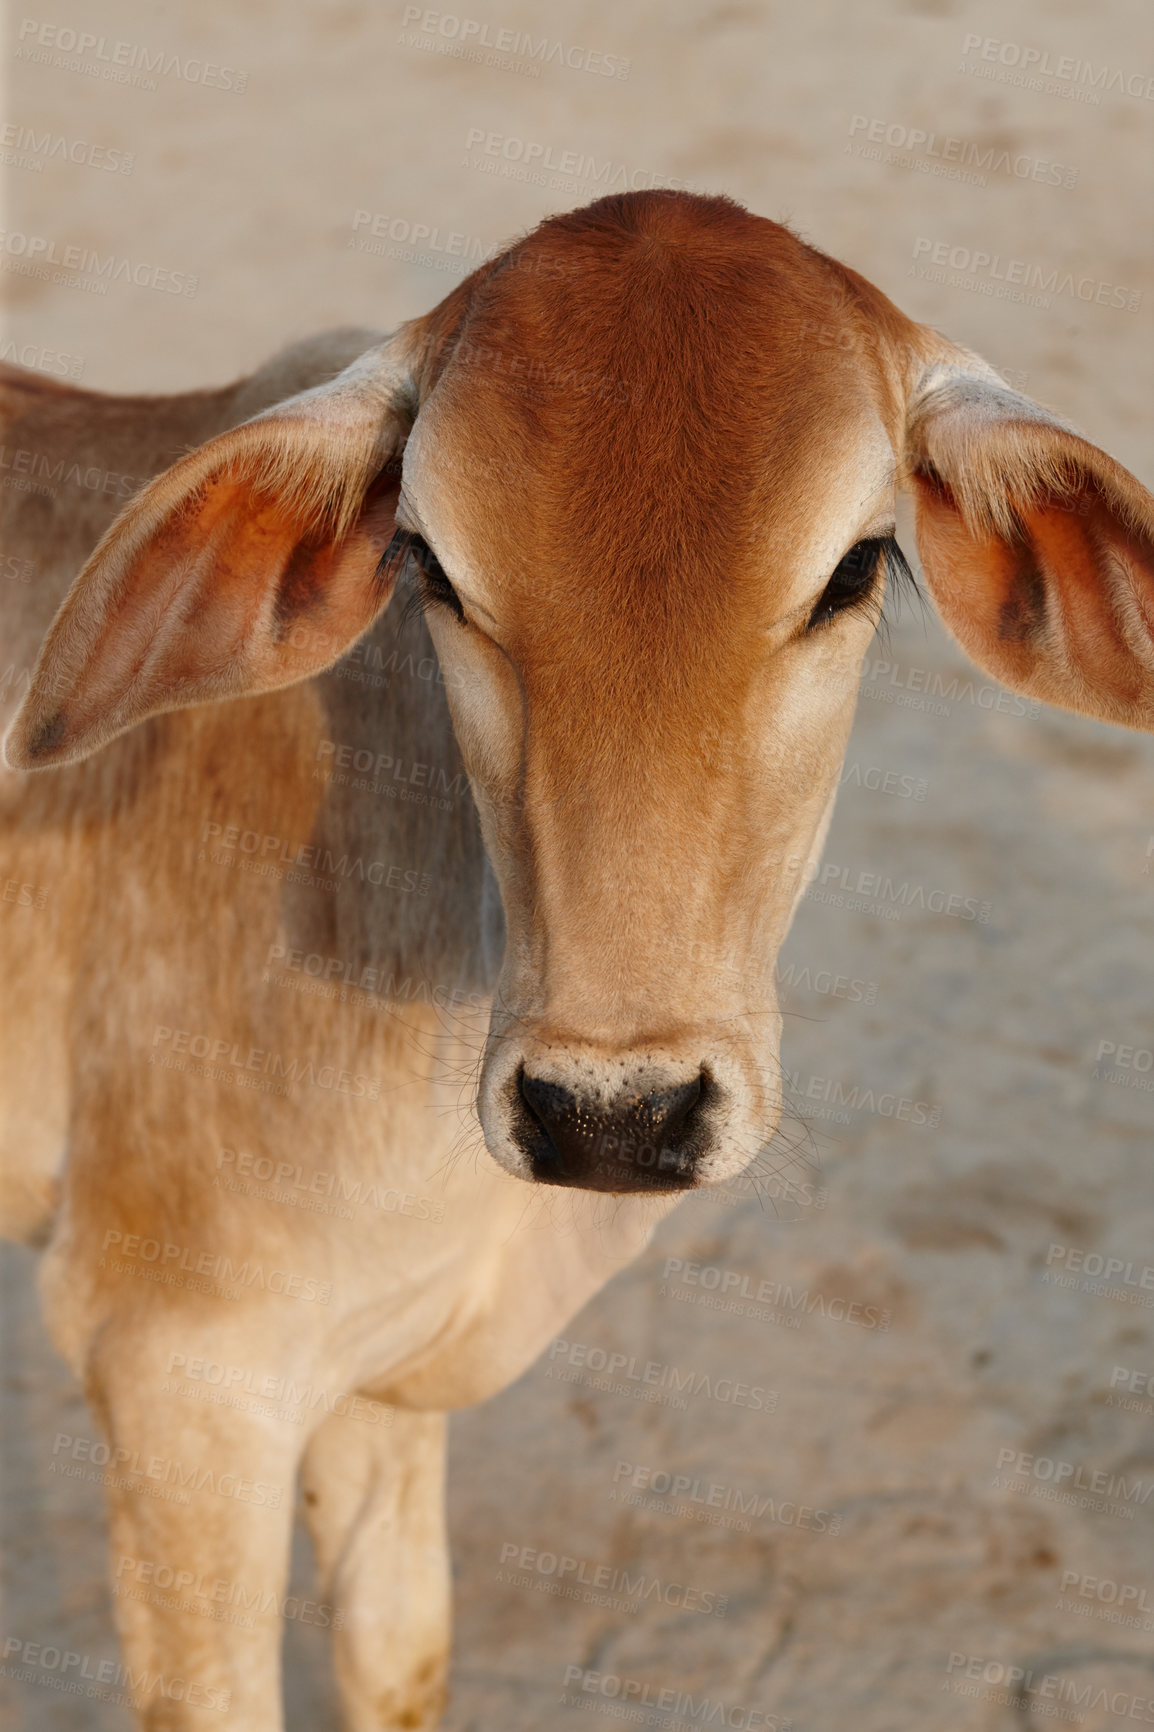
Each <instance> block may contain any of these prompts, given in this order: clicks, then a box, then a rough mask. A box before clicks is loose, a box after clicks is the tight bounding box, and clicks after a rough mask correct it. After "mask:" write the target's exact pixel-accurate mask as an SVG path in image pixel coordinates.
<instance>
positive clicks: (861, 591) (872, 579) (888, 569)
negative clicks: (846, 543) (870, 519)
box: [805, 535, 921, 631]
mask: <svg viewBox="0 0 1154 1732" xmlns="http://www.w3.org/2000/svg"><path fill="white" fill-rule="evenodd" d="M882 564H884V567H885V578H886V595H887V598H888V597H889V596H890V595H892V594H894V593H895V592H900V591H901V590H903V589H908V590H910V591H912V592H913V594H914V595H920V593H921V592H920V591H919V589H918V584H917V579H916V578H915V576H914V574H913V572H912V571H911V570H910V567H909V563H908V561H907V559H906V556H905V554H904V553H903V552H902V550H901V548H900V547H899V546H898V544H897V542H896V541H895V540H894V538H893V536H892V535H878V536H870V537H869V538H868V539H867V540H865V541H858V542H855V544H854V546H853V547H851V548H850V550H849V552H848V553H847V554H846V555H845V556H844V558H842V559H841V560H840V561H839V563H838V566H837V568H836V570H835V571H834V573H833V575H832V576H831V578H830V580H829V582H828V583H827V584H826V586H825V589H824V590H823V591H822V594H821V598H820V600H819V601H818V603H817V606H816V607H815V608H814V610H813V612H812V614H811V615H810V617H809V621H808V623H807V625H806V628H805V629H806V631H824V630H825V629H826V627H827V626H830V625H832V624H833V622H834V620H835V619H837V617H838V615H839V614H843V613H855V614H866V615H870V614H872V613H874V612H878V613H879V620H878V623H880V610H878V608H877V596H878V582H877V575H878V568H879V566H880V565H882Z"/></svg>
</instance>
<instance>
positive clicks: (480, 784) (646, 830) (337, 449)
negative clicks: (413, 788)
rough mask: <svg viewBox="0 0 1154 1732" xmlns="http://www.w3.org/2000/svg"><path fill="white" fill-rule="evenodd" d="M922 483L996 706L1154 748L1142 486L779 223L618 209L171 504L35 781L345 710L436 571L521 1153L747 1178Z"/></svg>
mask: <svg viewBox="0 0 1154 1732" xmlns="http://www.w3.org/2000/svg"><path fill="white" fill-rule="evenodd" d="M402 455H403V462H398V461H397V460H398V459H399V458H402ZM902 484H904V485H906V486H908V487H910V488H911V489H912V490H913V492H914V494H915V498H916V505H917V539H918V550H919V554H920V558H921V564H922V568H923V571H924V574H925V581H926V585H927V587H928V589H929V591H930V592H931V594H932V596H933V597H934V599H935V600H936V602H937V604H938V607H939V609H940V611H941V613H942V616H943V618H944V620H945V622H946V624H947V625H948V626H949V627H950V628H951V629H952V630H953V632H954V633H955V634H956V636H957V638H958V639H959V641H960V642H961V643H962V645H963V646H964V647H965V649H966V650H967V651H968V652H969V654H970V655H971V656H972V657H973V659H974V660H975V661H976V662H977V663H978V664H979V665H980V666H981V667H983V668H985V669H986V670H987V671H988V672H989V673H991V674H992V675H993V676H994V677H996V678H997V679H999V680H1000V681H1002V682H1003V683H1004V684H1006V685H1007V686H1009V687H1011V688H1012V689H1014V690H1016V691H1019V692H1023V693H1027V694H1030V695H1032V696H1034V697H1038V698H1042V699H1044V700H1046V701H1048V702H1051V703H1056V704H1060V705H1063V706H1065V707H1067V708H1070V709H1073V710H1077V711H1080V712H1082V713H1084V714H1087V715H1092V716H1097V717H1101V718H1104V719H1106V720H1109V721H1114V722H1120V723H1123V724H1125V725H1128V726H1132V727H1140V728H1147V729H1151V728H1154V559H1152V549H1151V530H1152V523H1154V514H1152V506H1154V500H1152V499H1151V496H1150V495H1149V494H1148V493H1147V492H1146V491H1145V490H1144V489H1143V488H1142V487H1141V486H1140V485H1139V484H1138V483H1137V482H1136V481H1135V480H1134V479H1133V478H1132V477H1131V476H1130V475H1129V474H1127V473H1126V471H1125V470H1123V469H1122V468H1120V467H1119V465H1118V464H1116V463H1115V462H1113V461H1112V460H1111V459H1110V458H1109V457H1107V456H1106V455H1104V454H1103V453H1102V452H1101V451H1098V450H1097V449H1096V448H1095V447H1093V446H1092V445H1090V444H1088V443H1087V442H1086V441H1085V440H1084V439H1082V438H1080V437H1079V436H1078V435H1077V434H1076V433H1075V432H1074V431H1073V430H1072V429H1071V428H1069V427H1067V426H1065V425H1064V424H1063V423H1062V422H1061V421H1059V420H1058V419H1056V418H1055V417H1054V416H1052V415H1050V414H1049V413H1047V412H1046V411H1045V410H1044V409H1042V408H1040V407H1038V406H1037V405H1036V404H1034V403H1031V402H1030V401H1028V400H1027V399H1025V398H1023V397H1021V396H1019V395H1017V394H1016V393H1015V392H1013V391H1011V390H1010V389H1009V388H1008V387H1007V386H1006V385H1005V384H1004V383H1003V382H1002V381H1001V380H1000V379H999V378H998V376H997V375H996V374H995V373H994V372H993V371H992V369H990V368H989V367H988V366H986V365H985V363H984V362H982V361H981V360H980V359H978V358H977V357H976V356H974V355H972V354H970V353H968V352H966V351H964V350H962V349H959V348H957V347H956V346H954V345H953V344H951V343H949V342H948V341H947V340H946V339H945V338H943V337H941V336H939V335H938V334H937V333H936V332H933V331H931V330H929V329H927V328H926V327H924V326H920V325H917V324H914V323H913V322H911V321H910V320H908V319H906V318H905V317H904V316H903V315H902V314H901V313H900V312H898V310H897V309H896V308H895V307H894V306H893V305H892V304H891V303H890V302H889V301H887V300H886V299H885V297H884V296H883V295H881V294H880V293H879V292H878V291H877V290H875V289H873V288H872V287H871V286H870V285H869V284H868V283H866V282H865V281H864V280H863V279H861V278H860V277H858V276H857V275H856V274H855V273H853V272H852V271H849V270H847V269H845V268H844V267H842V266H840V265H838V264H836V263H834V262H833V261H831V260H829V259H827V258H825V257H824V256H823V255H821V254H820V253H817V252H815V251H814V250H813V249H811V248H809V247H807V246H805V245H804V244H803V243H802V242H800V241H799V240H798V239H797V238H796V237H795V236H794V235H792V234H791V233H790V232H789V231H788V230H786V229H784V228H781V227H779V226H778V225H777V224H774V223H770V222H767V221H764V220H762V219H760V218H757V217H754V216H751V215H750V214H748V213H747V212H745V211H744V210H742V209H740V208H739V207H738V206H736V205H734V204H732V203H731V202H729V201H728V200H725V199H706V198H696V197H690V196H687V195H682V194H673V193H654V194H639V195H633V196H625V197H620V198H610V199H604V200H601V201H600V202H599V203H597V204H595V205H592V206H591V207H589V208H588V209H586V210H584V211H580V212H577V213H575V214H573V215H570V216H565V217H559V218H555V219H552V220H551V221H549V222H546V223H545V224H544V225H543V226H542V227H541V228H540V229H538V230H537V231H536V232H535V233H534V234H532V235H531V236H529V237H528V238H527V239H526V240H524V241H522V242H520V243H518V244H517V245H515V246H514V247H512V248H511V249H510V250H509V251H508V252H507V253H506V254H504V255H503V256H502V257H501V258H500V259H498V260H496V261H494V262H493V263H491V264H489V265H486V266H485V267H483V268H482V269H481V270H480V271H478V272H476V273H475V274H474V276H472V277H471V278H470V279H469V280H468V281H467V282H466V283H464V284H463V285H462V286H461V287H460V288H459V289H458V290H456V291H455V292H454V293H453V294H452V295H450V296H449V297H448V299H447V300H446V301H445V302H443V303H442V304H441V306H440V307H438V308H437V309H435V310H434V312H433V313H431V314H429V315H428V316H427V317H425V318H423V319H419V320H417V321H414V322H413V323H411V324H409V325H407V326H405V327H403V328H402V329H401V330H400V331H399V332H398V333H397V334H396V335H395V336H394V337H393V338H391V339H390V340H389V341H388V342H386V343H384V344H382V345H381V346H380V347H379V348H377V349H374V350H370V351H369V352H368V353H366V354H365V355H363V356H362V357H361V358H360V359H359V360H358V361H357V362H356V363H355V364H354V365H353V366H352V367H350V368H348V369H347V370H346V372H344V373H342V374H341V375H340V376H339V377H338V378H337V379H336V380H334V381H333V382H332V383H331V384H330V385H327V386H324V387H321V388H318V389H316V390H313V391H309V392H305V393H304V394H302V395H300V396H298V397H295V398H292V399H289V400H288V401H286V402H284V403H282V404H280V405H278V406H277V407H276V408H275V409H272V410H270V411H268V412H266V413H265V414H263V415H260V416H258V417H256V418H255V419H254V420H252V421H250V422H247V423H245V424H244V425H243V426H241V427H239V428H237V429H235V430H234V431H232V432H230V433H226V434H224V435H223V436H222V437H220V438H219V439H216V440H214V441H212V442H210V443H209V444H207V445H205V446H203V447H202V448H201V449H200V450H198V451H196V452H194V453H193V454H192V455H191V456H189V457H187V458H185V459H184V460H183V461H182V462H180V463H178V464H177V465H176V466H175V467H174V468H173V469H171V470H169V471H168V472H167V473H166V474H165V475H163V476H161V477H160V478H159V480H157V481H156V482H154V483H153V484H152V485H151V486H150V487H148V488H147V489H145V490H144V492H143V493H142V494H141V495H139V496H138V498H137V499H136V500H135V501H134V502H133V503H132V504H131V505H130V506H129V507H128V509H127V510H126V511H125V513H124V514H123V515H122V517H121V518H120V519H119V521H118V523H117V524H116V525H114V527H113V529H112V530H111V531H110V532H109V534H108V535H107V536H106V538H105V540H104V541H103V543H102V544H101V546H100V547H99V548H98V549H97V551H96V553H95V554H94V555H93V557H92V560H91V561H90V562H89V565H88V566H87V567H86V569H85V571H84V572H83V573H82V574H81V575H80V577H79V578H78V579H77V582H76V584H75V586H74V587H73V589H72V591H71V593H70V595H69V596H68V598H67V600H66V601H65V603H64V605H63V607H62V609H61V611H60V614H59V616H58V618H57V620H56V622H55V624H54V625H53V628H52V631H51V633H50V634H49V637H48V639H47V641H46V643H45V646H44V649H43V652H42V655H41V658H40V661H39V664H38V666H37V669H36V671H35V674H34V677H33V682H32V688H31V690H30V693H29V695H28V698H27V699H26V702H25V704H24V707H23V709H22V711H21V713H20V714H19V716H18V717H17V718H16V721H15V722H14V724H13V728H12V731H11V733H10V735H9V739H8V742H7V755H8V761H9V763H10V764H12V765H13V766H15V767H20V768H37V767H40V766H48V765H52V764H63V763H69V762H72V761H74V760H76V759H78V758H81V757H83V756H85V755H86V754H87V753H89V752H91V751H93V750H95V749H96V748H97V747H98V746H100V745H101V744H102V743H104V742H105V741H107V740H109V739H111V738H112V737H114V736H115V735H116V734H118V733H121V732H123V731H124V730H125V729H127V728H129V727H131V726H132V725H133V724H134V723H135V722H137V721H139V720H141V719H142V718H143V717H145V716H147V715H149V714H153V713H155V712H157V711H160V710H165V709H173V708H177V707H180V706H182V705H188V704H197V703H203V702H205V701H207V700H212V699H220V698H226V697H229V696H232V695H236V694H240V693H245V692H255V691H264V690H269V689H272V688H275V687H277V686H282V685H287V684H289V683H291V682H293V681H296V680H300V679H303V678H305V677H307V676H308V675H309V674H311V673H314V672H316V671H317V670H318V669H319V668H320V667H321V666H326V665H329V664H331V663H332V662H333V661H334V660H335V659H337V656H338V655H339V654H340V653H342V652H343V650H344V649H345V648H347V647H348V645H350V644H351V643H352V642H353V641H354V640H355V639H356V638H357V637H358V636H359V635H360V634H361V633H362V632H363V631H365V630H366V629H367V628H368V626H369V625H370V624H371V623H372V621H373V620H374V619H375V618H376V617H377V615H378V614H379V613H380V611H381V610H382V609H383V608H384V607H385V606H386V605H387V603H388V600H389V596H390V593H391V590H392V587H393V584H394V581H395V579H396V576H397V573H398V570H399V568H400V567H401V565H402V564H403V563H404V562H405V561H406V559H409V558H412V559H413V560H414V561H415V564H416V567H417V570H418V573H419V578H418V581H419V586H420V591H421V596H422V601H423V605H424V608H425V611H426V614H427V617H428V621H429V626H430V630H431V632H432V635H433V638H434V641H435V644H436V647H437V652H438V655H439V656H440V658H441V661H442V664H443V666H444V669H445V672H446V684H447V691H448V693H449V700H450V706H451V709H452V713H453V720H454V725H455V728H456V732H457V736H458V739H459V742H460V746H461V750H462V752H463V755H464V758H465V762H466V765H467V767H468V770H469V774H470V778H471V781H472V786H473V789H474V792H475V795H476V799H477V805H478V808H479V811H480V814H481V822H482V826H483V829H484V834H485V840H486V844H487V847H488V850H489V854H490V858H491V860H492V862H493V865H494V868H495V870H496V873H497V876H498V879H499V882H500V886H501V892H502V897H503V900H504V905H505V914H506V923H507V931H508V942H507V949H506V955H505V960H504V966H503V969H502V973H501V976H500V980H499V983H498V987H497V992H496V997H495V1004H494V1009H493V1014H492V1022H491V1028H490V1033H489V1038H488V1043H487V1048H486V1053H485V1059H484V1065H483V1069H482V1076H481V1085H480V1092H479V1101H478V1110H479V1114H480V1118H481V1123H482V1127H483V1129H484V1133H485V1139H486V1142H487V1144H488V1147H489V1150H490V1151H491V1153H492V1155H493V1156H494V1158H495V1159H496V1160H497V1161H498V1162H499V1163H500V1164H501V1165H502V1166H504V1167H506V1168H507V1169H508V1170H509V1171H511V1172H513V1173H516V1174H518V1175H520V1176H522V1177H524V1178H527V1179H535V1180H540V1181H544V1182H547V1183H551V1184H558V1185H569V1186H578V1187H582V1188H585V1189H592V1190H606V1191H614V1192H622V1191H642V1190H677V1189H683V1188H685V1187H688V1186H691V1185H696V1184H700V1183H707V1182H710V1181H713V1180H718V1179H723V1178H726V1177H728V1176H730V1175H732V1174H733V1173H735V1172H737V1171H738V1170H740V1169H741V1168H742V1167H743V1166H744V1165H746V1164H747V1163H748V1162H749V1161H750V1160H751V1159H752V1158H753V1157H754V1156H755V1154H756V1153H757V1152H758V1151H759V1150H760V1149H762V1148H763V1147H764V1145H765V1144H766V1142H767V1141H768V1139H769V1138H770V1137H771V1136H772V1134H773V1132H774V1130H775V1128H776V1126H777V1122H778V1119H779V1116H780V1112H781V1092H780V1084H779V1078H780V1070H779V1065H778V1042H779V1036H780V1018H779V1015H778V1010H777V1004H776V998H775V992H774V976H775V969H774V963H775V959H776V956H777V952H778V949H779V947H780V945H781V942H782V939H783V937H784V935H785V932H786V929H787V927H788V924H789V920H790V917H791V914H792V912H793V909H794V906H795V905H796V902H797V900H798V897H799V895H800V894H801V891H802V889H803V887H804V883H803V879H802V867H801V864H800V863H802V862H805V861H807V860H810V859H812V858H813V857H814V856H815V854H816V852H817V851H818V850H819V849H820V847H821V844H822V840H823V838H824V833H825V829H826V826H827V825H828V822H829V818H830V814H831V810H832V805H833V798H834V793H835V790H836V787H837V781H838V772H839V768H840V765H841V762H842V758H843V755H844V751H845V746H846V741H847V738H848V735H849V731H850V725H851V722H852V718H853V712H854V705H855V699H856V694H857V684H858V677H859V672H860V668H861V663H862V660H863V657H864V655H865V653H866V650H867V647H868V644H869V640H870V637H871V634H872V632H873V630H874V627H875V625H876V623H877V618H878V614H879V610H880V608H881V605H882V597H883V591H884V588H885V585H886V581H887V576H888V577H890V578H891V579H892V578H893V577H894V576H895V575H896V574H898V573H899V572H900V571H901V568H902V561H901V556H900V555H899V554H898V553H897V550H896V546H895V543H894V540H893V536H894V508H895V493H896V489H897V487H898V486H899V485H902ZM301 620H305V621H307V622H308V623H309V624H311V625H313V626H315V627H317V628H318V629H316V630H313V631H310V632H305V633H298V632H293V631H291V630H290V627H291V626H292V625H293V624H295V623H297V622H298V621H301ZM298 646H304V647H298ZM322 646H323V647H322Z"/></svg>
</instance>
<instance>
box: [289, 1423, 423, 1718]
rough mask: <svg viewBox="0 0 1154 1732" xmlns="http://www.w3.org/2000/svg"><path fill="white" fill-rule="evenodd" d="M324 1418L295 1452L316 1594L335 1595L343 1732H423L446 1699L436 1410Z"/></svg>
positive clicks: (335, 1630)
mask: <svg viewBox="0 0 1154 1732" xmlns="http://www.w3.org/2000/svg"><path fill="white" fill-rule="evenodd" d="M377 1412H378V1413H381V1412H383V1414H384V1416H385V1417H386V1418H388V1417H389V1415H390V1413H391V1418H392V1423H391V1424H384V1423H377V1424H371V1423H366V1421H365V1420H364V1419H357V1418H353V1417H338V1416H336V1415H333V1416H332V1417H330V1418H328V1419H326V1420H325V1422H324V1424H323V1425H322V1426H321V1427H320V1428H319V1429H318V1431H317V1432H316V1433H315V1434H314V1436H313V1437H312V1439H311V1441H310V1443H309V1446H308V1451H307V1454H306V1455H305V1459H304V1466H303V1471H302V1485H303V1488H304V1500H305V1509H306V1512H307V1515H308V1522H309V1527H310V1529H311V1532H312V1536H313V1544H314V1547H315V1549H316V1554H317V1564H318V1568H319V1571H320V1577H321V1591H322V1593H323V1594H324V1597H325V1598H326V1599H327V1600H329V1601H331V1602H332V1605H333V1608H334V1611H333V1624H334V1633H333V1641H334V1644H335V1659H336V1674H337V1684H338V1688H339V1690H340V1697H341V1705H342V1709H343V1713H344V1725H345V1727H346V1732H400V1729H402V1728H404V1729H405V1732H431V1729H432V1728H434V1727H435V1726H437V1725H438V1723H439V1721H440V1718H441V1711H442V1709H443V1707H444V1705H445V1697H446V1690H445V1676H446V1672H447V1669H448V1653H449V1622H450V1609H449V1560H448V1550H447V1546H446V1540H445V1483H444V1482H445V1416H444V1414H440V1413H409V1412H406V1411H404V1410H403V1409H399V1408H397V1409H392V1410H390V1409H383V1410H382V1409H377Z"/></svg>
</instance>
